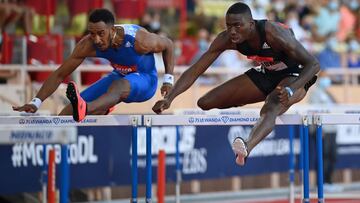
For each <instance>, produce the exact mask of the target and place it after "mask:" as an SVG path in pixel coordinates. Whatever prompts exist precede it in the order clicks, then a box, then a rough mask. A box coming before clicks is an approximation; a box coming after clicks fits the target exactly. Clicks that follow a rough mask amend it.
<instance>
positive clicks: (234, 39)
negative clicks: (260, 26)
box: [231, 38, 243, 44]
mask: <svg viewBox="0 0 360 203" xmlns="http://www.w3.org/2000/svg"><path fill="white" fill-rule="evenodd" d="M242 41H243V40H241V39H240V38H231V42H232V43H235V44H238V43H241V42H242Z"/></svg>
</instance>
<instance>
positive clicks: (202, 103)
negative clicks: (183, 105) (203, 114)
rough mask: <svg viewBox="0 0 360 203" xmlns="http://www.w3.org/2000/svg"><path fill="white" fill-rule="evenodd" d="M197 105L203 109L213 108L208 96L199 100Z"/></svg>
mask: <svg viewBox="0 0 360 203" xmlns="http://www.w3.org/2000/svg"><path fill="white" fill-rule="evenodd" d="M197 105H198V107H200V108H201V109H202V110H209V109H212V107H211V105H210V102H209V99H207V98H206V97H201V98H200V99H199V100H198V101H197Z"/></svg>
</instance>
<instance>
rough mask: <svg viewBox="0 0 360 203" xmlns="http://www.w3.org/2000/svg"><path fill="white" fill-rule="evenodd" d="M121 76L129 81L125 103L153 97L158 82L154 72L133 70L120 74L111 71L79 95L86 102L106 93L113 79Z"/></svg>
mask: <svg viewBox="0 0 360 203" xmlns="http://www.w3.org/2000/svg"><path fill="white" fill-rule="evenodd" d="M122 78H123V79H125V80H127V81H129V83H130V94H129V96H128V98H127V99H126V100H125V101H124V102H126V103H131V102H143V101H147V100H149V99H150V98H151V97H153V96H154V94H155V92H156V89H157V83H158V77H157V74H156V72H155V73H139V72H134V73H130V74H127V75H121V74H119V73H118V72H116V71H112V72H111V73H109V74H108V75H106V76H105V77H103V78H101V79H100V80H98V81H96V82H95V83H94V84H92V85H91V86H90V87H88V88H86V89H85V90H84V91H83V92H81V94H80V95H81V97H82V98H83V99H84V100H85V101H86V102H91V101H93V100H95V99H97V98H99V97H100V96H101V95H103V94H104V93H106V92H107V90H108V88H109V87H110V85H111V84H112V82H113V81H115V80H119V79H122Z"/></svg>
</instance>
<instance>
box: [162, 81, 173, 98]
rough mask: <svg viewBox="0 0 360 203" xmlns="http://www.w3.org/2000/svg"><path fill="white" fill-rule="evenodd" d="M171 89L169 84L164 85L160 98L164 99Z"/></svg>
mask: <svg viewBox="0 0 360 203" xmlns="http://www.w3.org/2000/svg"><path fill="white" fill-rule="evenodd" d="M171 88H172V85H171V84H169V83H164V84H163V85H162V86H161V89H160V91H161V96H163V97H165V96H166V95H168V94H169V92H170V90H171Z"/></svg>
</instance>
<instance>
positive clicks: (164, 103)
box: [152, 99, 170, 114]
mask: <svg viewBox="0 0 360 203" xmlns="http://www.w3.org/2000/svg"><path fill="white" fill-rule="evenodd" d="M169 107H170V101H169V100H168V99H162V100H159V101H157V102H156V103H155V105H154V106H153V108H152V110H153V111H154V112H155V113H157V114H161V112H163V111H164V110H165V109H168V108H169Z"/></svg>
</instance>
